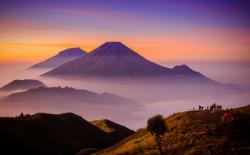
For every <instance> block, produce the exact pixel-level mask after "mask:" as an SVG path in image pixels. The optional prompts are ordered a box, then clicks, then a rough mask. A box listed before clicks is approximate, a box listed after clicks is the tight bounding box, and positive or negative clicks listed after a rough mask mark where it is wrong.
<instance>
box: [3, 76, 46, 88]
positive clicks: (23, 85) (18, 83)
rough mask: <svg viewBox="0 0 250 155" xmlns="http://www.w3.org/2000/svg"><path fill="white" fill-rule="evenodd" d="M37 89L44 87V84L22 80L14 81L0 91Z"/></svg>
mask: <svg viewBox="0 0 250 155" xmlns="http://www.w3.org/2000/svg"><path fill="white" fill-rule="evenodd" d="M38 87H46V85H45V84H44V83H42V82H41V81H38V80H32V79H24V80H14V81H12V82H10V83H8V84H6V85H4V86H3V87H2V88H0V91H16V90H27V89H33V88H38Z"/></svg>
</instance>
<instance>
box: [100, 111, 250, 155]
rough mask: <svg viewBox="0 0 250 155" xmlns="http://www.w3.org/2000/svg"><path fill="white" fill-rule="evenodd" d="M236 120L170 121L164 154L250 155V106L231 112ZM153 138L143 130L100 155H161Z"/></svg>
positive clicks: (190, 117)
mask: <svg viewBox="0 0 250 155" xmlns="http://www.w3.org/2000/svg"><path fill="white" fill-rule="evenodd" d="M230 113H232V114H233V116H234V120H233V121H232V122H230V123H228V124H223V123H222V121H221V120H222V117H223V114H224V111H223V110H221V111H215V112H211V111H209V110H204V111H189V112H182V113H177V114H173V115H171V116H170V117H168V118H166V120H165V121H166V124H167V125H168V129H169V130H168V132H167V133H165V135H164V136H163V138H162V149H163V152H164V154H168V155H172V154H181V155H182V154H186V155H191V154H203V155H206V154H208V155H210V154H250V132H249V131H250V106H246V107H242V108H237V109H233V110H230ZM158 153H159V152H158V150H157V146H156V142H155V139H154V137H153V136H152V134H150V133H149V132H148V131H146V130H145V129H141V130H139V131H138V132H136V133H135V134H134V135H132V136H130V137H128V138H126V139H125V140H123V141H122V142H120V143H118V144H116V145H114V146H112V147H110V148H107V149H104V150H102V151H100V152H97V153H96V154H99V155H100V154H101V155H112V154H116V155H117V154H120V155H121V154H133V155H135V154H150V155H154V154H155V155H157V154H158Z"/></svg>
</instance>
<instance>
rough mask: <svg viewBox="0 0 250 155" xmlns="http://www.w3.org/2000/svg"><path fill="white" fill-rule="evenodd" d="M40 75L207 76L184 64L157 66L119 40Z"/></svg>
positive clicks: (117, 76) (108, 77)
mask: <svg viewBox="0 0 250 155" xmlns="http://www.w3.org/2000/svg"><path fill="white" fill-rule="evenodd" d="M42 76H56V77H77V78H99V79H100V78H104V79H114V78H131V79H134V78H151V77H163V78H177V77H181V78H185V77H191V78H193V77H197V78H202V79H205V80H209V79H207V78H206V77H205V76H203V75H202V74H200V73H198V72H195V71H193V70H191V69H190V68H189V67H187V66H177V67H174V68H173V69H170V68H166V67H163V66H160V65H158V64H156V63H154V62H151V61H149V60H147V59H145V58H144V57H142V56H140V55H139V54H138V53H136V52H135V51H133V50H132V49H130V48H128V47H127V46H125V45H124V44H122V43H120V42H106V43H104V44H103V45H101V46H100V47H98V48H96V49H95V50H93V51H92V52H90V53H88V54H86V55H85V56H84V57H81V58H78V59H75V60H73V61H70V62H68V63H65V64H63V65H61V66H59V67H57V68H55V69H53V70H51V71H49V72H47V73H45V74H43V75H42ZM184 76H185V77H184Z"/></svg>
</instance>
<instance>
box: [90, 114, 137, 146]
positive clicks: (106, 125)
mask: <svg viewBox="0 0 250 155" xmlns="http://www.w3.org/2000/svg"><path fill="white" fill-rule="evenodd" d="M91 124H93V125H95V126H96V127H98V128H100V129H101V130H103V131H104V132H106V133H107V134H108V135H109V137H110V138H112V139H114V141H116V142H119V141H121V140H123V139H124V138H126V137H128V136H130V135H132V134H133V133H134V131H133V130H130V129H128V128H127V127H125V126H122V125H120V124H117V123H115V122H112V121H110V120H107V119H103V120H95V121H92V122H91Z"/></svg>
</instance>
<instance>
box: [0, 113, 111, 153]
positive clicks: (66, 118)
mask: <svg viewBox="0 0 250 155" xmlns="http://www.w3.org/2000/svg"><path fill="white" fill-rule="evenodd" d="M0 137H1V141H0V145H1V154H26V155H34V154H36V155H45V154H46V155H72V154H75V153H77V152H78V151H80V150H81V149H83V148H105V147H107V146H110V145H112V144H114V142H113V141H112V140H111V139H110V138H109V136H108V135H107V134H106V133H105V132H104V131H102V130H100V129H99V128H97V127H96V126H94V125H92V124H91V123H89V122H87V121H86V120H84V119H83V118H82V117H80V116H77V115H75V114H73V113H63V114H47V113H37V114H34V115H20V116H19V117H1V118H0Z"/></svg>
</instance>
